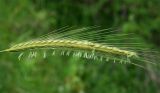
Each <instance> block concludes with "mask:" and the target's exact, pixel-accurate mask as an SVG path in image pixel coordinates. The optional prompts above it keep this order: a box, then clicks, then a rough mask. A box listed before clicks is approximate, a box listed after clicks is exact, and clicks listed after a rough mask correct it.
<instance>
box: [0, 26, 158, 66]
mask: <svg viewBox="0 0 160 93" xmlns="http://www.w3.org/2000/svg"><path fill="white" fill-rule="evenodd" d="M99 29H100V28H99V27H95V26H93V27H84V28H79V29H73V28H72V27H63V28H60V29H58V30H56V31H53V32H51V33H48V34H47V35H44V36H41V37H39V38H37V39H33V40H30V41H26V42H22V43H19V44H16V45H13V46H11V47H10V48H8V49H6V50H3V51H1V52H20V51H23V52H22V53H20V55H19V57H18V59H19V60H20V59H21V58H22V57H23V56H24V51H26V50H29V51H31V52H30V53H29V56H28V58H35V57H36V56H37V52H34V50H44V52H43V58H46V56H47V52H46V51H45V50H52V51H53V52H52V54H51V55H55V54H56V50H59V53H60V55H62V56H64V55H66V56H70V55H73V56H75V57H83V58H86V59H93V60H99V61H109V60H112V61H113V62H114V63H116V62H117V61H118V62H119V63H130V64H133V65H136V66H139V67H143V66H142V65H141V63H144V62H145V63H150V64H154V65H157V63H155V62H152V60H149V59H148V58H147V57H148V53H147V51H150V50H148V48H146V47H144V46H143V44H141V43H136V42H135V43H132V42H130V41H134V40H136V39H135V38H132V37H130V36H133V34H122V33H120V30H115V29H113V28H108V29H100V30H99ZM128 36H129V37H130V38H129V37H128ZM132 39H133V40H132ZM150 52H152V54H153V52H154V51H150ZM149 56H150V55H149ZM155 57H156V58H159V57H158V56H155ZM138 61H139V63H135V62H138ZM140 61H141V63H140Z"/></svg>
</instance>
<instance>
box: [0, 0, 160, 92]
mask: <svg viewBox="0 0 160 93" xmlns="http://www.w3.org/2000/svg"><path fill="white" fill-rule="evenodd" d="M159 9H160V1H159V0H152V1H151V0H121V1H120V0H0V40H1V43H0V49H1V50H2V49H5V48H6V47H8V46H9V44H12V43H16V42H19V41H24V40H26V39H30V38H33V37H38V36H40V35H43V34H46V33H48V32H50V31H52V30H54V29H57V28H59V27H63V26H66V25H67V26H77V27H81V26H92V25H100V26H102V27H105V28H108V27H115V26H118V27H120V28H122V30H123V31H124V32H126V33H128V32H134V33H137V35H138V36H139V37H140V38H142V39H143V42H146V43H147V44H148V46H150V47H154V48H157V49H159V47H160V38H159V37H160V26H159V24H160V12H159ZM15 41H16V42H15ZM159 73H160V72H158V71H157V72H155V71H154V69H153V68H150V67H149V66H148V70H147V71H146V70H143V69H141V68H138V67H135V66H132V65H121V64H113V63H104V62H96V61H93V60H86V59H79V58H73V57H67V56H53V57H48V58H46V59H43V58H38V59H36V60H35V59H24V60H23V61H18V59H17V55H16V54H14V53H13V54H9V53H3V54H0V92H1V93H44V92H46V93H54V92H55V93H71V92H73V93H83V92H84V93H97V92H99V93H103V92H109V93H120V92H121V93H128V92H129V93H156V92H157V93H158V92H160V89H159V86H160V79H159V78H158V74H159Z"/></svg>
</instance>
